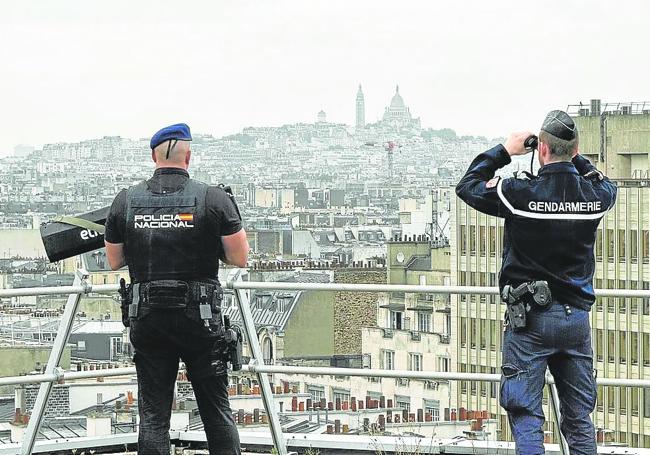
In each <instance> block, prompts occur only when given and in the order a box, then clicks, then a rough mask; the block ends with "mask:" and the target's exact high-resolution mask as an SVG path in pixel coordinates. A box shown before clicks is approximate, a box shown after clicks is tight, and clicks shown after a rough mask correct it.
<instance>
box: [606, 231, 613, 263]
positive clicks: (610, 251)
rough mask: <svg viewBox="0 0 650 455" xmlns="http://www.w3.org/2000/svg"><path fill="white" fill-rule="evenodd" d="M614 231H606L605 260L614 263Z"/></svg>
mask: <svg viewBox="0 0 650 455" xmlns="http://www.w3.org/2000/svg"><path fill="white" fill-rule="evenodd" d="M614 241H615V237H614V229H607V260H608V261H609V262H614Z"/></svg>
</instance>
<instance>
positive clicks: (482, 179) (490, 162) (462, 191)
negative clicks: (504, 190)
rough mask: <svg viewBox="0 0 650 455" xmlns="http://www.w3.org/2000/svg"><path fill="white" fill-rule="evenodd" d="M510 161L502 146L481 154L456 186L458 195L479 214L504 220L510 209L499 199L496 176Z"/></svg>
mask: <svg viewBox="0 0 650 455" xmlns="http://www.w3.org/2000/svg"><path fill="white" fill-rule="evenodd" d="M510 161H511V159H510V155H508V152H507V151H506V149H505V148H504V147H503V145H501V144H499V145H497V146H496V147H493V148H491V149H490V150H488V151H486V152H483V153H481V154H480V155H479V156H477V157H476V158H474V161H472V164H470V165H469V169H467V172H466V173H465V175H464V176H463V178H462V179H460V182H458V185H456V194H457V195H458V197H459V198H461V199H462V200H463V201H465V202H466V203H467V205H469V206H470V207H472V208H474V209H476V210H478V211H479V212H483V213H486V214H488V215H493V216H498V217H501V218H504V217H505V216H506V214H507V213H508V209H507V208H506V207H505V206H504V205H503V203H502V202H501V199H500V198H499V195H498V193H497V186H498V185H497V182H498V177H496V178H495V177H494V174H495V172H496V171H497V170H498V169H500V168H502V167H503V166H505V165H507V164H509V163H510Z"/></svg>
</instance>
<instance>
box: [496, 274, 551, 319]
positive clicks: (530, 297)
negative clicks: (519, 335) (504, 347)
mask: <svg viewBox="0 0 650 455" xmlns="http://www.w3.org/2000/svg"><path fill="white" fill-rule="evenodd" d="M501 300H502V301H503V302H504V303H505V304H506V317H507V319H508V323H509V324H510V326H511V327H512V329H513V330H514V331H515V332H518V331H521V330H524V329H525V328H526V314H527V313H528V312H529V311H530V310H531V309H532V308H537V309H539V310H546V309H548V308H549V307H550V306H551V303H552V301H553V298H552V296H551V289H550V288H549V286H548V282H546V281H527V282H525V283H522V284H520V285H519V286H517V287H513V286H511V285H509V284H507V285H505V286H504V287H503V290H502V291H501Z"/></svg>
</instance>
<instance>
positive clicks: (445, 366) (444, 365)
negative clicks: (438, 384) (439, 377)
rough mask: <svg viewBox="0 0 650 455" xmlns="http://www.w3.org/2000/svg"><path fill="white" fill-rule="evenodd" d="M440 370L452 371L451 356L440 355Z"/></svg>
mask: <svg viewBox="0 0 650 455" xmlns="http://www.w3.org/2000/svg"><path fill="white" fill-rule="evenodd" d="M438 371H451V359H450V358H449V357H438Z"/></svg>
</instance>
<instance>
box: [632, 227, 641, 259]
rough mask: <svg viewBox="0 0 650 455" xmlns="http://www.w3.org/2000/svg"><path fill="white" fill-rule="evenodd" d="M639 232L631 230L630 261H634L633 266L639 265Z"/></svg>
mask: <svg viewBox="0 0 650 455" xmlns="http://www.w3.org/2000/svg"><path fill="white" fill-rule="evenodd" d="M637 235H638V231H636V230H634V229H633V230H631V231H630V259H631V260H632V263H633V264H636V263H637V258H638V251H637V250H638V249H639V239H638V238H637Z"/></svg>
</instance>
